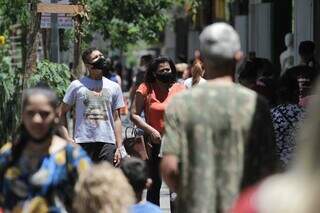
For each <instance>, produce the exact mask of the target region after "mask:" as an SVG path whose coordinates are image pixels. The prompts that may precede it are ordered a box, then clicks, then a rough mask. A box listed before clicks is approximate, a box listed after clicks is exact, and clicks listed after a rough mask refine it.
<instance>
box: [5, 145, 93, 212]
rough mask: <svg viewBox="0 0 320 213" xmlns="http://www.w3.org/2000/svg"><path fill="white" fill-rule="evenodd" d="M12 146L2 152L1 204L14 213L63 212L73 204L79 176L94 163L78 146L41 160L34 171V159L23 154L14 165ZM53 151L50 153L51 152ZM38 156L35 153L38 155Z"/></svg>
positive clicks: (67, 148)
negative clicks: (32, 161) (66, 206)
mask: <svg viewBox="0 0 320 213" xmlns="http://www.w3.org/2000/svg"><path fill="white" fill-rule="evenodd" d="M11 147H12V145H11V144H10V143H8V144H5V145H4V146H3V147H2V148H1V150H0V171H1V170H3V168H6V167H7V168H6V169H5V171H4V173H3V175H2V177H0V181H1V182H0V187H1V188H0V189H1V191H0V195H1V196H0V202H1V203H0V204H1V207H2V208H3V209H4V210H6V211H10V212H11V211H12V212H22V210H23V211H24V212H63V211H65V205H64V204H66V203H69V204H71V203H72V202H71V201H72V196H73V195H72V192H73V186H74V184H75V182H76V179H77V178H78V174H79V173H80V172H82V171H85V170H87V169H88V168H89V166H90V164H91V161H90V159H89V157H88V156H87V155H86V153H85V152H84V151H83V150H82V149H81V147H79V146H74V145H72V144H68V143H66V144H65V145H64V146H62V147H61V148H59V149H58V150H55V151H54V152H51V151H49V154H46V155H43V156H41V158H40V161H39V159H38V161H37V163H36V166H34V167H33V168H32V166H30V161H31V160H32V156H26V155H24V154H22V155H21V156H20V158H19V160H17V162H16V163H13V165H10V166H8V164H9V162H10V159H11ZM49 150H50V149H49ZM35 155H36V153H35Z"/></svg>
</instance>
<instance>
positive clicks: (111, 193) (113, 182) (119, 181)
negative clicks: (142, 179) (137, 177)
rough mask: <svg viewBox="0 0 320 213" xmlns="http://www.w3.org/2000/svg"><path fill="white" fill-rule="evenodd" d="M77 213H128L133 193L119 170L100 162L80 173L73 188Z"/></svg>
mask: <svg viewBox="0 0 320 213" xmlns="http://www.w3.org/2000/svg"><path fill="white" fill-rule="evenodd" d="M75 192H76V194H75V201H74V203H73V206H74V210H75V212H77V213H88V212H97V213H128V212H130V206H132V205H133V204H134V203H135V197H134V192H133V190H132V187H131V186H130V184H129V183H128V180H127V178H126V177H125V176H124V175H123V173H122V172H121V170H120V169H118V168H114V167H113V166H112V165H111V164H110V163H108V162H100V163H99V164H96V165H93V166H92V168H91V169H90V170H89V171H88V172H86V173H82V174H81V175H80V177H79V180H78V182H77V183H76V186H75Z"/></svg>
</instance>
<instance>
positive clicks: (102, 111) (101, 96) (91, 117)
mask: <svg viewBox="0 0 320 213" xmlns="http://www.w3.org/2000/svg"><path fill="white" fill-rule="evenodd" d="M109 97H110V93H109V92H108V90H107V89H105V88H104V89H102V90H101V91H100V92H96V91H92V90H88V91H86V93H85V98H84V101H83V104H84V105H85V106H86V110H85V112H84V118H85V120H86V122H87V123H88V124H91V125H95V126H98V125H99V121H107V120H109V118H108V112H107V110H108V109H107V106H108V105H109V104H110V103H109Z"/></svg>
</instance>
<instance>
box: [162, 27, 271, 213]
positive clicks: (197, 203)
mask: <svg viewBox="0 0 320 213" xmlns="http://www.w3.org/2000/svg"><path fill="white" fill-rule="evenodd" d="M200 47H201V54H202V56H203V59H204V66H205V69H206V75H207V77H208V79H210V80H208V82H207V83H206V84H202V85H199V86H197V87H195V88H193V89H192V90H187V91H185V92H182V93H180V94H178V95H176V96H175V98H174V99H172V101H171V103H170V104H169V105H168V107H167V109H166V113H165V134H164V136H163V143H162V146H163V147H162V152H163V160H162V163H161V171H162V175H163V178H164V180H165V181H166V183H167V185H168V186H169V188H170V189H171V190H173V191H175V192H177V200H176V210H177V212H183V213H193V212H194V213H195V212H197V213H198V212H217V213H220V212H227V211H228V210H229V208H230V207H231V205H232V202H233V200H234V198H235V197H236V196H237V194H238V193H239V192H240V190H241V189H242V188H244V187H246V186H248V185H251V184H254V183H256V182H257V181H260V180H261V179H262V178H264V177H266V176H267V175H269V174H272V173H273V172H274V170H275V164H276V160H275V157H276V156H275V140H274V133H273V129H272V122H271V117H270V109H269V107H268V105H267V103H266V101H265V100H264V99H263V98H261V97H259V96H258V95H257V94H256V93H255V92H253V91H252V90H249V89H247V88H245V87H243V86H241V85H237V84H235V83H234V82H233V79H234V71H235V68H236V62H237V61H239V60H240V59H241V57H242V53H241V51H240V39H239V36H238V34H237V33H236V31H235V30H234V29H233V28H232V27H231V26H230V25H228V24H226V23H215V24H212V25H210V26H208V27H206V28H205V29H204V30H203V32H202V33H201V35H200Z"/></svg>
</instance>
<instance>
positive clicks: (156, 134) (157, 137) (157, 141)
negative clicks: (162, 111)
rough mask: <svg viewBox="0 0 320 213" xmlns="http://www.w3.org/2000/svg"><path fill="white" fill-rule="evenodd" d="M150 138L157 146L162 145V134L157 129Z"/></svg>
mask: <svg viewBox="0 0 320 213" xmlns="http://www.w3.org/2000/svg"><path fill="white" fill-rule="evenodd" d="M150 137H151V141H152V143H155V144H160V143H161V134H160V133H159V132H158V131H157V130H155V129H154V130H152V132H151V134H150Z"/></svg>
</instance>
